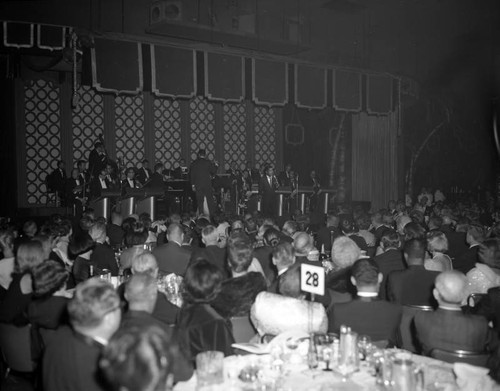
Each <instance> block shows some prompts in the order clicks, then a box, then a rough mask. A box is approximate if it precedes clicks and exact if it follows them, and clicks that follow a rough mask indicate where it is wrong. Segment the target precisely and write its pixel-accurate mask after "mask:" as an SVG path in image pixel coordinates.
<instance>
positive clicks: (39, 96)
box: [24, 80, 61, 204]
mask: <svg viewBox="0 0 500 391" xmlns="http://www.w3.org/2000/svg"><path fill="white" fill-rule="evenodd" d="M24 109H25V111H24V112H25V116H24V120H25V124H26V140H25V145H26V186H27V187H26V189H27V194H26V199H27V202H28V204H45V203H46V202H47V198H46V191H47V189H46V186H45V177H46V176H47V174H49V173H50V172H52V170H54V169H55V168H57V161H58V160H60V159H61V137H60V125H59V122H60V103H59V87H58V86H57V85H55V84H53V83H50V82H47V81H45V80H36V81H34V82H29V83H26V84H25V86H24Z"/></svg>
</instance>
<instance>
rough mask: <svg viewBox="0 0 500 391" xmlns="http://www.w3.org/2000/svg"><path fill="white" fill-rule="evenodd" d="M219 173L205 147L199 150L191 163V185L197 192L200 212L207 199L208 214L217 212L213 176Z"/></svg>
mask: <svg viewBox="0 0 500 391" xmlns="http://www.w3.org/2000/svg"><path fill="white" fill-rule="evenodd" d="M216 173H217V166H216V165H215V164H214V163H213V162H211V161H210V160H208V159H207V158H206V153H205V150H204V149H200V150H199V151H198V158H197V159H196V160H195V161H194V162H193V163H192V164H191V167H190V169H189V174H190V179H191V186H192V187H193V191H195V192H196V201H197V202H198V212H199V213H202V212H203V211H204V209H205V208H204V202H205V200H206V203H207V208H208V215H212V214H213V213H215V208H216V205H215V202H214V194H213V191H214V190H213V188H212V176H214V175H215V174H216Z"/></svg>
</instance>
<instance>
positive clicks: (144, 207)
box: [135, 189, 164, 221]
mask: <svg viewBox="0 0 500 391" xmlns="http://www.w3.org/2000/svg"><path fill="white" fill-rule="evenodd" d="M142 191H143V193H142V196H140V197H138V198H137V200H136V201H137V205H136V208H135V212H136V213H137V214H139V215H140V214H141V213H148V214H149V215H150V216H151V221H155V219H156V198H157V197H161V196H163V194H164V191H163V189H143V190H142Z"/></svg>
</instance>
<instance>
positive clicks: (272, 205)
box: [259, 165, 279, 217]
mask: <svg viewBox="0 0 500 391" xmlns="http://www.w3.org/2000/svg"><path fill="white" fill-rule="evenodd" d="M264 173H265V175H264V176H263V177H262V178H260V181H259V194H260V196H261V212H262V213H263V215H264V216H269V217H274V216H275V215H276V212H277V210H276V207H277V205H276V190H277V189H278V187H279V183H278V179H277V178H276V176H275V175H274V167H273V166H271V165H267V166H266V167H265V170H264Z"/></svg>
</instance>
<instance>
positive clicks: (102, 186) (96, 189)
mask: <svg viewBox="0 0 500 391" xmlns="http://www.w3.org/2000/svg"><path fill="white" fill-rule="evenodd" d="M107 175H108V172H107V170H106V168H103V169H102V170H101V171H100V172H99V175H98V176H97V177H95V178H94V179H93V180H92V182H90V198H92V199H94V198H98V197H100V196H101V193H102V190H106V189H109V188H110V184H109V182H108V180H107V179H106V177H107Z"/></svg>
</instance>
